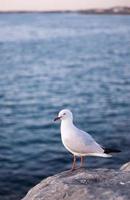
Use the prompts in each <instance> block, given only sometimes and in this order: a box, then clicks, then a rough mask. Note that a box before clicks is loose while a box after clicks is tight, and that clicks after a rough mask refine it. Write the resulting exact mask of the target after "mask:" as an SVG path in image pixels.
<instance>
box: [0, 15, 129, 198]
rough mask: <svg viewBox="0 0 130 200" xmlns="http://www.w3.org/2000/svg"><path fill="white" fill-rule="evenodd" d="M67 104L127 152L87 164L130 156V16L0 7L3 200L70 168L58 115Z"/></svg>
mask: <svg viewBox="0 0 130 200" xmlns="http://www.w3.org/2000/svg"><path fill="white" fill-rule="evenodd" d="M63 108H69V109H71V110H72V112H73V113H74V121H75V123H76V125H77V126H78V127H79V128H81V129H84V130H85V131H87V132H89V133H90V134H91V135H92V136H93V137H94V138H95V139H96V140H97V141H98V142H99V143H100V144H102V145H104V146H106V147H114V148H119V149H121V151H122V152H121V153H120V154H118V155H115V156H113V158H108V159H106V158H90V157H89V158H86V167H87V168H88V169H91V168H99V167H102V168H103V167H104V168H119V167H120V166H121V165H122V164H124V163H125V162H127V161H129V160H130V148H129V147H130V15H120V14H118V15H97V14H94V15H92V14H89V15H85V14H84V15H83V14H80V13H76V12H70V13H64V12H63V13H60V12H56V13H51V12H50V13H28V12H26V13H18V12H17V13H16V12H13V13H8V12H4V13H1V14H0V199H2V200H18V199H21V198H22V197H23V196H24V195H25V194H26V193H27V191H28V189H30V188H31V187H32V186H34V185H36V184H37V183H38V182H39V181H41V180H42V179H43V178H45V177H48V176H50V175H54V174H55V173H59V172H62V171H64V170H67V169H69V168H70V167H71V161H72V156H71V155H70V154H69V153H68V152H67V151H66V150H65V148H64V147H63V146H62V143H61V138H60V124H59V123H54V122H53V119H54V117H55V116H56V115H57V113H58V112H59V111H60V110H61V109H63Z"/></svg>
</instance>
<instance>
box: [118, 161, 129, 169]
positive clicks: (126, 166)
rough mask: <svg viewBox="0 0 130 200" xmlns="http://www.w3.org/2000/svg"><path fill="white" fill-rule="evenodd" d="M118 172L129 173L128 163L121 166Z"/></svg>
mask: <svg viewBox="0 0 130 200" xmlns="http://www.w3.org/2000/svg"><path fill="white" fill-rule="evenodd" d="M120 170H122V171H130V162H128V163H126V164H124V165H122V167H121V168H120Z"/></svg>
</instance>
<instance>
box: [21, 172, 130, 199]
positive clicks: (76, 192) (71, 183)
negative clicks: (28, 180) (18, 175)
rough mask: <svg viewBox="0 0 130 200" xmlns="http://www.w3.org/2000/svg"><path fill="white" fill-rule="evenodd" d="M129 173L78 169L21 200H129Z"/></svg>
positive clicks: (43, 183) (45, 183)
mask: <svg viewBox="0 0 130 200" xmlns="http://www.w3.org/2000/svg"><path fill="white" fill-rule="evenodd" d="M129 199H130V173H129V172H124V171H119V170H112V169H97V170H95V169H94V170H86V169H78V170H75V171H74V172H72V173H70V172H69V171H66V172H62V173H60V174H57V175H55V176H52V177H49V178H47V179H45V180H43V181H42V182H41V183H39V184H38V185H36V186H35V187H34V188H32V189H31V190H30V191H29V192H28V194H27V195H26V196H25V197H24V198H23V200H129Z"/></svg>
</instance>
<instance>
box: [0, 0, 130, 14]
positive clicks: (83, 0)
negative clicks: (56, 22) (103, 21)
mask: <svg viewBox="0 0 130 200" xmlns="http://www.w3.org/2000/svg"><path fill="white" fill-rule="evenodd" d="M113 6H129V7H130V0H0V11H11V10H14V11H17V10H36V11H37V10H43V11H48V10H77V9H87V8H108V7H113Z"/></svg>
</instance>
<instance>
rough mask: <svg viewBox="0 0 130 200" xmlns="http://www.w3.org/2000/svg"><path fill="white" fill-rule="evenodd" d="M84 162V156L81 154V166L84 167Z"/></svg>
mask: <svg viewBox="0 0 130 200" xmlns="http://www.w3.org/2000/svg"><path fill="white" fill-rule="evenodd" d="M83 164H84V157H83V156H81V157H80V167H83Z"/></svg>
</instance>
